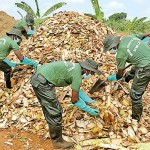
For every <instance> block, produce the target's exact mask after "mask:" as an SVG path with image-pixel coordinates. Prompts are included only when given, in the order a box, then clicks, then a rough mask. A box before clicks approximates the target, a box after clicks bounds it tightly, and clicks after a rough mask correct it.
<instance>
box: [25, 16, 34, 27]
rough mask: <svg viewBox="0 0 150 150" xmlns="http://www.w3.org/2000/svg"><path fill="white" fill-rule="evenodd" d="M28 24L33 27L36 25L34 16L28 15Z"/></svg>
mask: <svg viewBox="0 0 150 150" xmlns="http://www.w3.org/2000/svg"><path fill="white" fill-rule="evenodd" d="M26 22H27V25H29V26H33V25H34V17H33V15H31V14H27V15H26Z"/></svg>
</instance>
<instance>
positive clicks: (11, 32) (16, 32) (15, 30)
mask: <svg viewBox="0 0 150 150" xmlns="http://www.w3.org/2000/svg"><path fill="white" fill-rule="evenodd" d="M6 34H7V35H17V36H18V37H20V39H22V38H21V36H22V33H21V31H20V30H18V29H16V28H12V29H11V30H10V31H9V32H6Z"/></svg>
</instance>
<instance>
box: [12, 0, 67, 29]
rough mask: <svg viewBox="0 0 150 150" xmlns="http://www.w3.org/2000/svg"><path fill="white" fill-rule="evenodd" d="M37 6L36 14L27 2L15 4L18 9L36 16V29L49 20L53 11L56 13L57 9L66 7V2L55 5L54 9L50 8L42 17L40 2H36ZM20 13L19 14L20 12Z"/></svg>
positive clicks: (36, 0)
mask: <svg viewBox="0 0 150 150" xmlns="http://www.w3.org/2000/svg"><path fill="white" fill-rule="evenodd" d="M35 4H36V12H34V11H33V9H32V8H31V6H29V5H28V4H27V3H25V2H23V1H22V2H21V3H15V5H16V6H17V7H18V8H21V9H22V10H24V11H25V12H26V13H30V14H32V15H33V16H34V18H35V26H36V28H38V27H39V26H40V25H41V24H42V23H43V22H44V21H45V20H46V19H47V18H48V15H49V14H50V13H52V12H53V11H55V10H56V9H59V8H60V7H62V6H63V5H66V3H64V2H60V3H57V4H55V5H53V6H52V7H50V8H49V9H48V10H47V11H46V12H45V13H44V14H43V15H42V16H41V14H40V9H39V4H38V0H35ZM18 13H19V12H18ZM19 14H20V13H19ZM20 15H21V14H20Z"/></svg>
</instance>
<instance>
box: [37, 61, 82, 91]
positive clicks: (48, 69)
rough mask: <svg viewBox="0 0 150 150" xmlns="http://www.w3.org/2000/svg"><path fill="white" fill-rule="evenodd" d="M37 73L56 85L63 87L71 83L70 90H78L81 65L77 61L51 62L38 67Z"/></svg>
mask: <svg viewBox="0 0 150 150" xmlns="http://www.w3.org/2000/svg"><path fill="white" fill-rule="evenodd" d="M37 73H39V74H41V75H43V76H44V77H45V78H46V79H47V80H48V81H49V82H50V83H52V84H54V85H55V86H56V87H64V86H68V85H70V84H71V88H72V90H73V91H76V92H79V89H80V86H81V82H82V75H81V67H80V65H79V64H78V63H71V62H65V61H62V62H53V63H49V64H46V65H43V66H41V67H39V68H38V69H37Z"/></svg>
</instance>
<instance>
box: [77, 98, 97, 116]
mask: <svg viewBox="0 0 150 150" xmlns="http://www.w3.org/2000/svg"><path fill="white" fill-rule="evenodd" d="M74 106H77V107H78V108H79V109H81V110H84V111H86V112H87V113H89V114H91V115H93V116H99V110H96V109H93V108H90V107H89V106H87V105H86V104H85V102H84V101H83V100H82V99H81V98H79V100H78V102H76V103H75V104H74Z"/></svg>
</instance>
